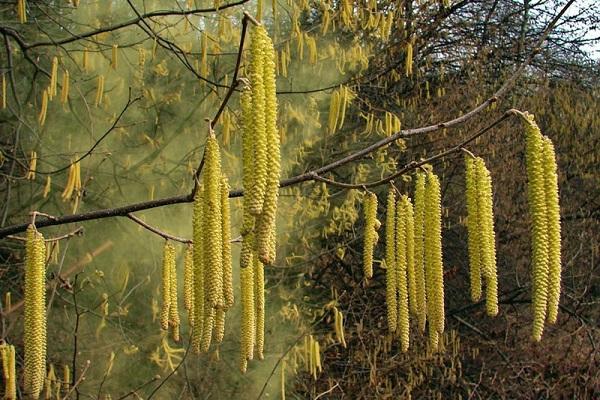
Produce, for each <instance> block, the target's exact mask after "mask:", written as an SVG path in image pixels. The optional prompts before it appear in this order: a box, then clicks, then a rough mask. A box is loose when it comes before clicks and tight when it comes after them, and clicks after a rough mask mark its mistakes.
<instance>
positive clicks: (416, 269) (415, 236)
mask: <svg viewBox="0 0 600 400" xmlns="http://www.w3.org/2000/svg"><path fill="white" fill-rule="evenodd" d="M386 212H387V215H386V229H385V240H386V252H385V264H386V303H387V320H388V327H389V330H390V331H391V332H397V335H398V336H399V338H400V346H401V349H402V351H407V350H408V348H409V345H410V315H413V316H415V317H416V318H417V321H418V326H419V330H420V331H424V330H425V325H426V322H427V321H428V322H429V338H430V344H431V347H432V348H434V349H436V348H437V345H438V341H439V337H440V335H441V334H442V333H444V271H443V263H442V236H441V226H442V224H441V195H440V183H439V180H438V177H437V176H436V175H435V174H433V173H432V172H428V173H427V174H424V173H417V177H416V188H415V203H414V207H413V203H412V201H411V199H410V198H409V197H408V196H406V195H402V196H400V197H399V198H398V199H396V195H395V192H394V189H393V188H392V189H390V192H389V194H388V199H387V211H386Z"/></svg>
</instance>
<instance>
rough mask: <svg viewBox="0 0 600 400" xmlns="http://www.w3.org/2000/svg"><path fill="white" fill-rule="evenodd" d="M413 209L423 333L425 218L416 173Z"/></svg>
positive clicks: (419, 175) (422, 192) (422, 177)
mask: <svg viewBox="0 0 600 400" xmlns="http://www.w3.org/2000/svg"><path fill="white" fill-rule="evenodd" d="M415 181H416V183H415V208H414V239H415V245H414V265H415V280H416V284H415V286H416V292H417V319H418V324H419V330H421V332H424V331H425V322H426V320H427V291H426V285H425V267H424V265H425V264H424V251H425V247H424V236H423V233H424V231H423V228H424V216H425V175H424V174H423V173H420V172H418V173H417V176H416V179H415Z"/></svg>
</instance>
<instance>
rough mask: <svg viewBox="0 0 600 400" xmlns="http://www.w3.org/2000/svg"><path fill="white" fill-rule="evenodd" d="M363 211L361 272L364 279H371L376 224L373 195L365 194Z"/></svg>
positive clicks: (374, 197) (375, 202)
mask: <svg viewBox="0 0 600 400" xmlns="http://www.w3.org/2000/svg"><path fill="white" fill-rule="evenodd" d="M363 210H364V215H365V228H364V246H363V272H364V275H365V278H367V279H371V278H372V277H373V250H374V247H375V243H376V241H377V240H376V235H377V232H376V228H375V227H376V223H377V196H376V195H375V193H371V192H368V193H366V194H365V198H364V201H363Z"/></svg>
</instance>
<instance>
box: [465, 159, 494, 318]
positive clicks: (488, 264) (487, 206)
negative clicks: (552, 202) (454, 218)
mask: <svg viewBox="0 0 600 400" xmlns="http://www.w3.org/2000/svg"><path fill="white" fill-rule="evenodd" d="M465 186H466V200H467V231H468V247H469V276H470V283H471V300H472V301H474V302H476V301H479V299H480V298H481V286H482V279H483V280H484V281H485V285H486V309H487V313H488V315H490V316H495V315H497V314H498V277H497V271H496V244H495V237H496V235H495V233H494V213H493V198H492V178H491V176H490V171H488V169H487V167H486V166H485V162H484V161H483V159H482V158H480V157H475V158H474V157H472V156H470V155H467V156H466V157H465Z"/></svg>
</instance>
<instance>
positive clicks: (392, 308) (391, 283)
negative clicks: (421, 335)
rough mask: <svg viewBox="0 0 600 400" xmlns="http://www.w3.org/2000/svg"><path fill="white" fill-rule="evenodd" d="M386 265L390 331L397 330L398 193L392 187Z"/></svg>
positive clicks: (389, 194) (387, 213) (388, 209)
mask: <svg viewBox="0 0 600 400" xmlns="http://www.w3.org/2000/svg"><path fill="white" fill-rule="evenodd" d="M385 265H386V274H385V277H386V292H385V298H386V305H387V322H388V329H389V330H390V332H394V331H395V330H396V324H397V317H398V314H397V307H398V306H397V303H396V293H397V283H396V195H395V194H394V188H390V191H389V193H388V198H387V209H386V217H385Z"/></svg>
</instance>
